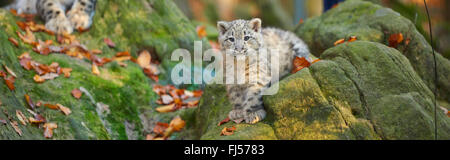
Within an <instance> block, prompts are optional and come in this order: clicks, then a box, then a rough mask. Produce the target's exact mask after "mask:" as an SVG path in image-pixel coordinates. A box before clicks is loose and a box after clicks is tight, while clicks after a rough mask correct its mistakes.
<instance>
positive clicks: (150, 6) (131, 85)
mask: <svg viewBox="0 0 450 160" xmlns="http://www.w3.org/2000/svg"><path fill="white" fill-rule="evenodd" d="M97 3H98V4H97V10H96V15H95V17H94V23H93V26H92V28H91V29H90V30H89V31H88V32H85V33H81V34H80V33H74V34H75V35H76V37H77V39H79V40H80V42H81V43H83V44H85V45H86V46H87V47H88V48H89V49H100V50H102V51H103V54H102V55H100V56H101V57H112V56H113V55H115V54H116V53H117V52H120V51H129V52H130V53H131V54H132V56H134V57H137V52H138V51H140V50H142V49H151V48H154V49H155V51H156V53H157V55H158V58H159V59H160V60H161V62H162V63H161V66H160V69H161V70H162V74H161V75H160V78H161V82H162V83H163V84H167V83H170V81H169V79H168V77H170V73H168V71H170V70H171V68H172V67H173V66H174V65H175V64H176V62H172V61H170V55H171V52H172V51H173V50H175V49H178V48H185V49H188V50H189V51H191V53H192V52H193V47H194V44H193V43H194V41H195V40H200V41H202V40H201V39H199V38H198V37H197V34H196V32H195V26H194V25H193V24H192V23H191V22H190V21H189V20H188V19H187V18H186V17H185V16H184V15H183V14H182V13H181V12H180V11H179V10H178V8H177V7H176V5H175V4H173V2H172V1H166V0H133V1H123V0H108V1H98V2H97ZM17 21H23V20H22V19H20V18H18V17H14V16H13V15H12V14H11V13H10V12H9V11H6V10H4V9H0V48H1V51H0V64H1V65H3V64H4V65H6V66H8V67H9V68H11V69H12V70H13V71H14V72H15V73H16V74H17V76H18V77H17V79H16V82H15V86H16V90H15V91H10V90H9V89H8V88H7V86H6V85H5V83H4V81H3V80H1V83H0V95H1V96H0V100H1V102H2V105H0V109H1V110H6V111H7V112H8V113H9V115H11V116H12V117H13V119H14V120H15V121H18V119H17V118H16V116H15V112H16V110H20V111H22V112H23V113H24V114H25V115H26V116H31V115H30V114H29V113H28V112H27V111H26V109H27V108H28V107H27V104H26V102H25V99H24V95H25V94H28V95H30V96H31V98H32V99H33V100H34V101H35V102H36V101H38V100H41V101H45V102H49V103H54V104H56V103H60V104H62V105H64V106H66V107H68V108H70V109H71V110H72V114H70V115H69V116H64V115H63V114H62V113H60V112H59V111H55V110H50V109H47V108H38V109H37V110H36V111H37V112H39V113H40V114H42V115H43V116H44V117H46V118H47V120H49V121H50V122H55V123H57V125H58V128H57V129H55V131H54V136H53V138H52V139H144V137H145V135H146V134H147V133H148V132H149V131H150V130H151V129H152V127H151V126H152V123H154V122H155V121H162V122H169V121H170V119H171V118H173V116H175V114H182V115H183V116H184V117H185V118H189V115H188V113H190V112H189V110H183V111H179V112H177V113H174V114H158V113H156V112H155V111H154V108H156V107H157V105H156V104H155V103H154V102H155V101H156V99H157V95H156V94H155V93H154V92H153V91H152V87H151V85H152V84H153V83H155V82H154V81H152V80H150V79H149V78H147V77H146V76H145V75H144V73H143V72H142V69H141V68H140V67H139V66H138V65H137V64H134V63H132V62H126V63H127V64H128V67H125V68H123V67H120V66H119V65H118V64H117V63H115V62H112V63H109V64H107V65H105V66H104V67H100V71H101V74H100V75H99V76H95V75H93V74H92V73H91V64H90V62H89V61H88V60H80V59H76V58H72V57H68V56H66V55H61V54H50V55H48V56H43V55H39V54H36V53H34V52H33V51H32V50H31V47H30V46H28V45H26V44H24V43H22V42H20V44H19V45H20V46H19V47H15V46H13V45H12V44H11V43H10V42H9V41H8V38H9V37H13V38H15V39H17V40H19V38H18V36H17V34H16V31H20V29H19V27H18V26H17V25H16V22H17ZM37 21H38V23H42V21H40V20H37ZM35 35H36V37H37V39H42V40H47V39H51V40H53V41H54V42H56V38H55V37H54V36H50V35H47V34H45V33H35ZM104 38H110V39H112V41H114V42H115V43H116V45H117V46H116V48H109V47H108V46H107V45H106V44H105V43H104V42H103V39H104ZM203 42H204V45H203V46H206V47H209V46H208V44H207V41H206V40H205V39H203ZM24 52H29V53H30V54H31V56H32V58H33V60H35V61H37V62H39V63H43V64H50V63H51V62H58V63H59V64H60V66H62V67H70V68H72V69H73V71H72V75H71V77H70V78H64V77H58V78H56V79H54V80H50V81H47V82H45V83H43V84H36V83H35V82H34V81H33V76H34V75H35V72H34V71H26V70H25V69H23V68H22V67H21V66H20V64H19V60H18V58H17V56H19V55H20V54H22V53H24ZM79 87H84V88H85V89H86V90H87V91H88V92H89V93H90V94H91V95H92V99H93V100H94V101H95V102H101V103H104V104H106V105H108V106H109V110H110V113H109V114H100V113H99V112H97V111H96V106H95V104H93V103H92V100H91V98H89V97H88V96H87V95H86V94H84V95H83V96H82V98H81V99H80V100H76V99H75V98H73V97H72V96H71V94H70V93H71V91H72V90H73V89H75V88H79ZM0 118H2V119H7V115H5V114H4V113H3V112H0ZM19 128H20V129H21V130H22V132H23V136H19V135H18V134H17V133H16V132H15V131H14V129H13V128H12V127H11V126H10V125H9V124H8V125H0V139H44V136H43V129H40V128H38V127H36V126H31V125H27V126H23V125H19Z"/></svg>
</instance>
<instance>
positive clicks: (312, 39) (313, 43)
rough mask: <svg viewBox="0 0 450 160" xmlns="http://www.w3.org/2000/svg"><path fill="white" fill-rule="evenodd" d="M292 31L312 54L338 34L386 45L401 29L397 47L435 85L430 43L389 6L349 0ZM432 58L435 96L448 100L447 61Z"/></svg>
mask: <svg viewBox="0 0 450 160" xmlns="http://www.w3.org/2000/svg"><path fill="white" fill-rule="evenodd" d="M296 33H297V34H298V35H299V36H300V37H302V38H303V39H304V40H305V42H306V43H307V44H308V46H309V47H310V48H311V50H312V53H313V54H314V55H316V56H320V55H321V54H322V53H323V52H324V51H325V50H326V49H328V48H331V47H333V46H334V42H336V41H337V40H339V39H342V38H348V37H350V36H357V37H358V40H363V41H372V42H378V43H381V44H385V45H388V44H389V37H390V35H392V34H398V33H402V34H403V37H404V41H403V42H402V43H400V45H399V46H398V48H397V49H398V50H399V51H400V52H401V53H402V54H403V55H405V56H406V57H407V58H408V60H409V61H410V63H411V65H412V66H413V68H414V70H415V71H416V72H417V73H418V74H419V76H420V77H421V78H422V80H423V81H424V82H425V84H427V86H428V87H429V88H430V89H431V90H434V88H435V87H434V84H435V83H434V61H433V55H432V50H431V46H430V44H429V43H428V42H427V41H426V39H425V38H424V37H423V36H422V35H421V34H420V33H419V32H418V31H417V29H416V27H415V26H414V24H413V23H412V22H411V21H410V20H408V19H407V18H405V17H402V16H401V15H400V14H398V13H397V12H395V11H393V10H391V9H389V8H384V7H382V6H380V5H376V4H373V3H371V2H365V1H361V0H349V1H346V2H345V3H341V4H339V6H338V7H336V8H334V9H331V10H330V11H328V12H326V13H325V14H323V15H322V16H320V17H317V18H313V19H309V20H307V21H306V22H305V23H304V24H303V25H301V26H300V27H298V29H297V30H296ZM407 41H409V42H407ZM436 60H437V64H438V65H437V66H438V67H437V71H438V74H439V76H438V86H439V88H438V89H439V98H441V99H445V100H446V101H450V94H448V93H450V83H449V82H450V61H449V60H448V59H446V58H444V57H443V56H442V55H440V54H438V53H436Z"/></svg>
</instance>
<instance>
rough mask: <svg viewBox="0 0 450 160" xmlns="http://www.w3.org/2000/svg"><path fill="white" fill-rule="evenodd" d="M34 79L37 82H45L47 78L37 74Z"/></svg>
mask: <svg viewBox="0 0 450 160" xmlns="http://www.w3.org/2000/svg"><path fill="white" fill-rule="evenodd" d="M33 80H34V81H35V82H36V83H44V82H45V79H43V78H41V76H39V75H37V74H36V75H34V77H33Z"/></svg>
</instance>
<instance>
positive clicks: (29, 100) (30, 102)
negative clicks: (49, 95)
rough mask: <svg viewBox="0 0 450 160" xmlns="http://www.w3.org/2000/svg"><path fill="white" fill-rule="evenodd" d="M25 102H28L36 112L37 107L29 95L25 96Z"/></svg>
mask: <svg viewBox="0 0 450 160" xmlns="http://www.w3.org/2000/svg"><path fill="white" fill-rule="evenodd" d="M25 100H26V101H27V104H28V106H29V107H30V108H31V109H32V110H34V108H35V106H34V103H33V100H31V98H30V96H29V95H28V94H25Z"/></svg>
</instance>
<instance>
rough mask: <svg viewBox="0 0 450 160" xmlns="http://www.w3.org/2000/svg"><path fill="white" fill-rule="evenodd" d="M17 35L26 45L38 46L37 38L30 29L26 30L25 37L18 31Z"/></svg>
mask: <svg viewBox="0 0 450 160" xmlns="http://www.w3.org/2000/svg"><path fill="white" fill-rule="evenodd" d="M17 35H18V36H19V38H20V39H21V40H22V41H23V42H24V43H26V44H30V45H33V46H34V45H36V44H37V43H36V37H35V36H34V34H33V32H31V30H30V29H29V28H27V29H26V30H25V35H23V34H22V33H20V32H19V31H17Z"/></svg>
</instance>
